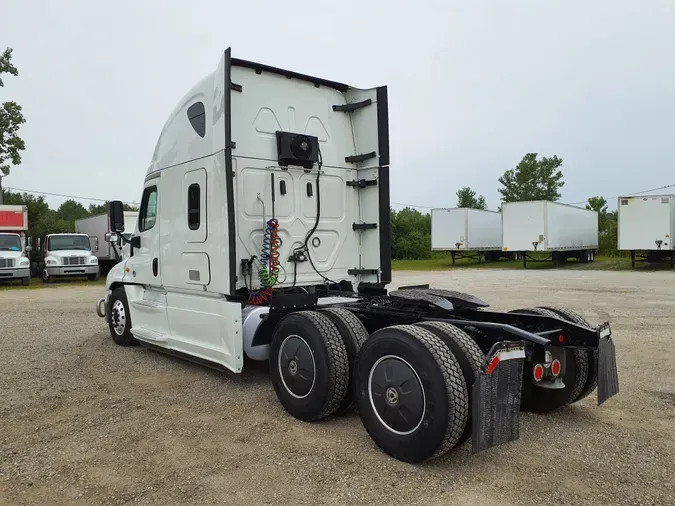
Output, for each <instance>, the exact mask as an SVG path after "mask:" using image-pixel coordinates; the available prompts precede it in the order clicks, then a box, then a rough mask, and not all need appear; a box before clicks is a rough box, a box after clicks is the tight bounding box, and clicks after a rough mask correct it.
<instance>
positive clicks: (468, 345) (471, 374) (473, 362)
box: [415, 321, 485, 445]
mask: <svg viewBox="0 0 675 506" xmlns="http://www.w3.org/2000/svg"><path fill="white" fill-rule="evenodd" d="M415 326H417V327H422V328H424V329H426V330H428V331H429V332H431V333H432V334H434V335H435V336H436V337H438V338H439V339H441V340H442V341H443V343H445V345H446V346H447V347H448V348H450V351H451V352H452V354H453V355H454V356H455V358H456V359H457V362H459V366H460V368H461V369H462V374H463V375H464V381H465V382H466V387H467V394H468V397H469V411H468V417H467V420H466V427H465V428H464V433H463V434H462V437H460V438H459V441H457V445H460V444H462V443H464V442H465V441H467V440H468V439H469V438H470V437H471V433H472V430H473V417H472V416H471V413H472V404H473V385H474V383H475V382H476V379H478V376H479V375H480V373H481V371H482V370H484V365H485V355H484V354H483V352H482V351H481V349H480V348H479V347H478V345H477V344H476V341H474V340H473V338H472V337H471V336H470V335H469V334H467V333H466V332H464V331H463V330H462V329H460V328H459V327H455V326H454V325H451V324H449V323H445V322H434V321H430V322H422V323H416V324H415Z"/></svg>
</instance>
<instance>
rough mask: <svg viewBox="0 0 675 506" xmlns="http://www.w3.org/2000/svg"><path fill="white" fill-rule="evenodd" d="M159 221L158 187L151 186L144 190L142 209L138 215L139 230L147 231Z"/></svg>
mask: <svg viewBox="0 0 675 506" xmlns="http://www.w3.org/2000/svg"><path fill="white" fill-rule="evenodd" d="M156 221H157V187H156V186H149V187H148V188H146V189H145V190H143V198H142V200H141V210H140V213H139V215H138V230H139V231H140V232H145V231H146V230H150V229H151V228H152V227H154V226H155V222H156Z"/></svg>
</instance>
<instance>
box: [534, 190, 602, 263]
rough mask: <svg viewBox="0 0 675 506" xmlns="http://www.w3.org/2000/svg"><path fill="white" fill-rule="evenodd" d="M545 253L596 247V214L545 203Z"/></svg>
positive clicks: (573, 207)
mask: <svg viewBox="0 0 675 506" xmlns="http://www.w3.org/2000/svg"><path fill="white" fill-rule="evenodd" d="M545 209H546V211H545V212H546V230H545V235H544V245H543V246H544V248H541V247H540V249H543V250H545V251H563V250H586V249H596V248H597V247H598V213H597V211H593V210H590V209H585V208H582V207H575V206H570V205H566V204H559V203H558V202H546V206H545Z"/></svg>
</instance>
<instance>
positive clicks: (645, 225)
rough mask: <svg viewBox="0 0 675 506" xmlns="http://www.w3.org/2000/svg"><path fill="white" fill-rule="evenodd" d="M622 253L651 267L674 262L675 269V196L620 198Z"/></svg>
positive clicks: (633, 261)
mask: <svg viewBox="0 0 675 506" xmlns="http://www.w3.org/2000/svg"><path fill="white" fill-rule="evenodd" d="M618 204H619V205H618V210H619V213H618V221H619V223H618V231H617V234H618V241H617V242H618V249H619V251H630V255H631V264H632V266H633V267H635V261H636V259H640V260H644V261H647V262H650V263H654V262H659V261H663V260H670V264H671V267H675V244H674V243H673V240H674V238H675V195H646V196H645V195H641V196H633V197H630V196H626V197H619V200H618Z"/></svg>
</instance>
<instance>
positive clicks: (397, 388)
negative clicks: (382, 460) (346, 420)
mask: <svg viewBox="0 0 675 506" xmlns="http://www.w3.org/2000/svg"><path fill="white" fill-rule="evenodd" d="M354 375H355V376H354V385H355V395H356V403H357V406H358V411H359V416H360V417H361V421H362V423H363V425H364V426H365V428H366V431H367V432H368V434H369V435H370V437H371V438H372V439H373V441H374V442H375V444H377V446H378V447H380V449H381V450H382V451H384V452H385V453H386V454H388V455H390V456H391V457H393V458H395V459H397V460H401V461H404V462H421V461H424V460H428V459H432V458H436V457H439V456H440V455H443V454H444V453H446V452H447V451H449V450H450V449H451V448H452V447H453V446H455V445H456V444H457V442H458V441H459V440H460V438H461V437H462V435H463V433H464V429H465V427H466V423H467V419H468V414H469V395H468V391H467V386H466V381H465V380H464V376H463V375H462V369H461V367H460V365H459V363H458V361H457V359H456V358H455V356H454V355H453V354H452V352H451V351H450V349H449V348H448V347H447V346H446V345H445V344H444V343H443V341H442V340H441V339H440V338H438V337H436V336H435V335H434V334H433V333H432V332H430V331H428V330H426V329H424V328H421V327H418V326H415V325H398V326H392V327H385V328H383V329H380V330H378V331H376V332H374V333H373V334H372V335H371V336H370V338H369V339H368V340H367V341H366V343H365V344H364V345H363V347H362V348H361V351H360V353H359V356H358V358H357V360H356V367H355V371H354Z"/></svg>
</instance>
